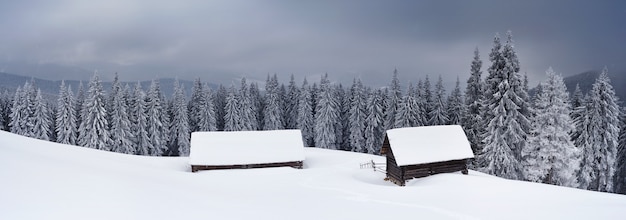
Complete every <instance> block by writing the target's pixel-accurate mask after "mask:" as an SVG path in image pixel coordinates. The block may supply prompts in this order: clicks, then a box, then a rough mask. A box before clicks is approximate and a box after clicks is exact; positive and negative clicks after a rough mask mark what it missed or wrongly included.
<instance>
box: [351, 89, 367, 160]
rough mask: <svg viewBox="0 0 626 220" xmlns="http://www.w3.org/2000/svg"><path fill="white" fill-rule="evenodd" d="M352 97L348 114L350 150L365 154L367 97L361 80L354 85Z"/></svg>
mask: <svg viewBox="0 0 626 220" xmlns="http://www.w3.org/2000/svg"><path fill="white" fill-rule="evenodd" d="M350 90H351V93H352V94H351V96H350V109H349V113H348V117H349V118H348V124H349V129H348V134H349V135H348V139H349V146H350V150H351V151H353V152H364V150H365V149H364V148H365V119H366V118H367V114H366V112H365V111H366V108H367V105H366V101H367V95H366V94H365V93H366V91H365V88H364V87H363V84H362V83H361V80H360V79H355V80H354V82H353V83H352V88H351V89H350Z"/></svg>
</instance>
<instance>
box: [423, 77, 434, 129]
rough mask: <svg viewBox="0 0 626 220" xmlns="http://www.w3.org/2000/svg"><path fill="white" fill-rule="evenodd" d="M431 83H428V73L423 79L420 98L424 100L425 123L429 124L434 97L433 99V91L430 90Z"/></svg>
mask: <svg viewBox="0 0 626 220" xmlns="http://www.w3.org/2000/svg"><path fill="white" fill-rule="evenodd" d="M431 89H432V88H431V85H430V79H429V77H428V75H426V78H425V79H424V84H423V87H422V91H421V94H422V99H423V101H424V111H425V113H426V125H431V124H430V119H431V118H433V117H432V115H431V114H432V113H433V106H434V105H435V104H434V102H435V101H434V99H433V92H432V90H431Z"/></svg>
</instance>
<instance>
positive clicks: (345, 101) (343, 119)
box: [334, 83, 352, 151]
mask: <svg viewBox="0 0 626 220" xmlns="http://www.w3.org/2000/svg"><path fill="white" fill-rule="evenodd" d="M334 90H335V97H336V98H335V101H337V105H338V106H339V109H341V110H340V111H339V121H338V123H337V126H336V127H335V135H337V139H336V140H337V149H339V150H345V151H351V150H352V148H351V147H350V134H349V130H350V121H349V119H350V97H349V96H350V94H348V93H346V90H344V89H343V85H342V84H341V83H339V85H336V86H334Z"/></svg>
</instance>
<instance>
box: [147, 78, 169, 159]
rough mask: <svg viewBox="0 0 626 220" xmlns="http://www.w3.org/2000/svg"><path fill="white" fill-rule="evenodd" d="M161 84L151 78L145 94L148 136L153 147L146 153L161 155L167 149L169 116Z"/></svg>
mask: <svg viewBox="0 0 626 220" xmlns="http://www.w3.org/2000/svg"><path fill="white" fill-rule="evenodd" d="M162 98H163V95H162V94H161V86H160V85H159V82H158V81H156V80H152V83H151V84H150V89H149V90H148V94H147V95H146V113H147V121H146V123H147V126H146V130H147V132H148V135H149V136H148V137H149V138H150V144H152V146H153V149H148V150H149V152H148V155H150V156H161V155H163V153H164V151H165V150H166V149H167V142H168V141H169V136H168V134H169V128H168V126H169V118H168V117H167V109H166V106H165V105H164V103H165V100H162Z"/></svg>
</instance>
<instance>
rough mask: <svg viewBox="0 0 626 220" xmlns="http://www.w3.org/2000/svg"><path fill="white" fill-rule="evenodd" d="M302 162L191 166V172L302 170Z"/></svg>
mask: <svg viewBox="0 0 626 220" xmlns="http://www.w3.org/2000/svg"><path fill="white" fill-rule="evenodd" d="M302 166H303V162H302V161H292V162H284V163H264V164H243V165H219V166H206V165H191V172H197V171H199V170H225V169H249V168H268V167H293V168H297V169H302Z"/></svg>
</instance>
